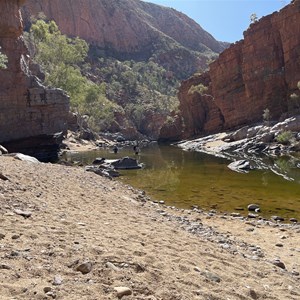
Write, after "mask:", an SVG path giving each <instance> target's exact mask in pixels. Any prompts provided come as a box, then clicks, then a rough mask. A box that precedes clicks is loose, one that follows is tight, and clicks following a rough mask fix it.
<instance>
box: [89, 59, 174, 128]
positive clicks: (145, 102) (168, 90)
mask: <svg viewBox="0 0 300 300" xmlns="http://www.w3.org/2000/svg"><path fill="white" fill-rule="evenodd" d="M92 72H93V73H94V74H95V75H96V76H97V78H99V79H100V80H102V81H103V82H105V83H106V95H107V97H108V99H110V100H111V101H113V102H115V103H117V104H118V105H120V106H121V107H122V108H123V110H124V113H125V115H126V116H127V117H128V118H129V119H131V120H132V121H133V123H134V124H135V126H136V127H137V129H138V130H140V131H141V132H142V133H143V128H142V127H143V126H142V125H143V123H144V122H145V120H146V117H147V115H148V114H149V112H155V114H160V115H163V116H165V117H166V116H167V115H169V114H170V112H171V111H173V110H176V108H177V107H178V99H177V97H176V92H177V87H178V85H179V82H178V80H177V79H176V78H174V76H173V75H172V72H168V71H166V70H165V69H164V68H163V67H161V66H160V65H158V64H157V63H155V62H154V61H153V60H152V59H150V60H149V61H147V62H136V61H133V60H130V61H118V60H116V59H113V58H106V57H101V58H100V59H99V60H98V62H97V64H96V65H94V66H93V70H92Z"/></svg>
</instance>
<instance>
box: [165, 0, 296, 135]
mask: <svg viewBox="0 0 300 300" xmlns="http://www.w3.org/2000/svg"><path fill="white" fill-rule="evenodd" d="M298 81H300V1H299V0H296V1H293V2H292V3H291V4H290V5H288V6H286V7H285V8H283V9H282V10H281V11H280V12H275V13H273V14H272V15H269V16H266V17H264V18H262V19H261V20H259V21H258V22H256V23H254V24H252V25H251V26H250V28H249V29H248V30H247V31H246V32H245V33H244V39H243V40H241V41H240V42H238V43H236V44H233V45H231V46H230V47H229V48H228V49H226V50H225V51H224V52H223V53H221V54H220V56H219V58H218V59H217V60H216V61H215V62H213V63H212V64H211V65H210V70H209V72H207V73H205V74H204V75H202V76H194V77H192V78H190V79H189V80H187V81H184V82H183V83H182V86H181V88H180V92H179V98H180V103H181V104H180V106H181V111H182V117H183V119H184V124H183V125H184V127H183V128H182V130H183V132H184V134H183V136H184V137H191V136H193V135H198V134H204V133H212V132H217V131H220V130H221V129H224V130H226V129H232V128H234V127H239V126H242V125H244V124H251V123H255V122H257V121H262V115H263V111H264V110H265V109H266V108H268V109H269V110H270V114H271V117H272V119H274V120H278V119H279V118H280V117H281V116H282V115H284V114H285V113H291V114H293V113H294V112H295V108H296V106H297V105H296V106H293V103H291V97H290V96H291V94H292V93H294V92H295V91H297V82H298ZM200 83H201V84H203V85H205V86H207V87H208V90H207V91H206V92H205V93H204V95H200V94H198V93H193V94H190V93H189V91H190V88H191V87H192V86H193V85H194V86H195V85H198V84H200ZM205 94H206V95H205ZM207 95H208V96H207ZM298 105H299V103H298ZM164 138H167V137H166V136H165V137H164Z"/></svg>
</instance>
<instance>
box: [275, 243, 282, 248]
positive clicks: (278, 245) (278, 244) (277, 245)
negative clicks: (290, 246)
mask: <svg viewBox="0 0 300 300" xmlns="http://www.w3.org/2000/svg"><path fill="white" fill-rule="evenodd" d="M275 246H276V247H283V244H281V243H277V244H275Z"/></svg>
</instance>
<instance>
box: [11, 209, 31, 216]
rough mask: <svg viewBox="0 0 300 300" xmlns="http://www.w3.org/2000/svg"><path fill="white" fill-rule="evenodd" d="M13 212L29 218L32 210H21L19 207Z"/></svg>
mask: <svg viewBox="0 0 300 300" xmlns="http://www.w3.org/2000/svg"><path fill="white" fill-rule="evenodd" d="M14 213H15V214H17V215H19V216H22V217H24V218H29V217H30V216H31V215H32V212H30V211H25V210H21V209H15V210H14Z"/></svg>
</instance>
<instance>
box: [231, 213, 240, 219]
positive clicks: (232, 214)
mask: <svg viewBox="0 0 300 300" xmlns="http://www.w3.org/2000/svg"><path fill="white" fill-rule="evenodd" d="M230 215H231V216H232V217H234V218H238V217H240V216H241V214H239V213H234V212H233V213H231V214H230Z"/></svg>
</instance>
